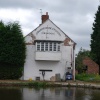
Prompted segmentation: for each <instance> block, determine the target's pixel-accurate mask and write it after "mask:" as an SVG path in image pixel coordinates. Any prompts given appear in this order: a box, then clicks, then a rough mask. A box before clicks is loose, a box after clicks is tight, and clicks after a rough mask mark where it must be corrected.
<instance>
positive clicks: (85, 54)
mask: <svg viewBox="0 0 100 100" xmlns="http://www.w3.org/2000/svg"><path fill="white" fill-rule="evenodd" d="M85 57H90V51H89V50H85V49H82V48H81V49H80V51H79V52H78V54H77V57H76V58H75V63H76V65H75V66H76V70H78V72H79V73H82V71H83V66H84V65H83V59H84V58H85Z"/></svg>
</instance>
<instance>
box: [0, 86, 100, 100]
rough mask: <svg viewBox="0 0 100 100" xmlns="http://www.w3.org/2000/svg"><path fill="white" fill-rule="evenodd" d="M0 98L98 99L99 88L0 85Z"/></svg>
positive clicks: (24, 99) (15, 99)
mask: <svg viewBox="0 0 100 100" xmlns="http://www.w3.org/2000/svg"><path fill="white" fill-rule="evenodd" d="M0 100H100V90H94V89H84V88H66V87H63V88H61V87H60V88H45V89H43V88H37V89H35V88H26V87H25V88H23V87H0Z"/></svg>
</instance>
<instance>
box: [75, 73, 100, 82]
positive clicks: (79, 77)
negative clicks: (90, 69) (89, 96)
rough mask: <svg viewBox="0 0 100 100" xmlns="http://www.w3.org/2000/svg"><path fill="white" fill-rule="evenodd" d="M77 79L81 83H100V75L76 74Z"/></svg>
mask: <svg viewBox="0 0 100 100" xmlns="http://www.w3.org/2000/svg"><path fill="white" fill-rule="evenodd" d="M75 78H76V80H80V81H100V75H98V74H85V73H82V74H76V76H75Z"/></svg>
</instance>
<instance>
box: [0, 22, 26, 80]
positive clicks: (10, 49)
mask: <svg viewBox="0 0 100 100" xmlns="http://www.w3.org/2000/svg"><path fill="white" fill-rule="evenodd" d="M25 50H26V49H25V42H24V37H23V35H22V31H21V27H20V25H19V24H18V23H16V22H14V23H8V24H4V23H3V22H2V21H0V70H1V72H2V71H4V70H3V69H4V68H5V70H6V69H8V71H9V69H10V70H11V73H13V74H12V75H14V76H15V79H16V78H17V79H18V78H19V77H21V75H22V70H20V69H23V67H24V62H25ZM7 67H8V68H7ZM16 69H17V70H16ZM15 70H16V71H15ZM4 72H5V71H4ZM6 72H7V70H6ZM6 72H5V73H4V75H5V78H4V77H1V76H0V79H10V78H8V76H11V79H12V77H13V79H14V76H12V75H10V74H9V75H7V74H6ZM17 73H18V74H19V75H18V74H17ZM15 74H16V75H15Z"/></svg>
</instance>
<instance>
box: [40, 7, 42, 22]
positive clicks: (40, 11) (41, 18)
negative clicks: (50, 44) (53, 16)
mask: <svg viewBox="0 0 100 100" xmlns="http://www.w3.org/2000/svg"><path fill="white" fill-rule="evenodd" d="M40 14H41V23H42V9H40Z"/></svg>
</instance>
